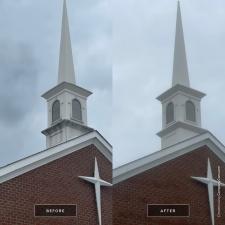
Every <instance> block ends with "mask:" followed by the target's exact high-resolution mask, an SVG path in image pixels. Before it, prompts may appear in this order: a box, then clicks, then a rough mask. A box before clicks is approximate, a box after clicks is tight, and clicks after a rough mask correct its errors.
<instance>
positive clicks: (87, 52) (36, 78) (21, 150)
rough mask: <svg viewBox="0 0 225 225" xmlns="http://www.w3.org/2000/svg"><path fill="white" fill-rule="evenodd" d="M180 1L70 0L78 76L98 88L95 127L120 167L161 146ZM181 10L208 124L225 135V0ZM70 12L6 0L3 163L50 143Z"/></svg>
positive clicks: (0, 109)
mask: <svg viewBox="0 0 225 225" xmlns="http://www.w3.org/2000/svg"><path fill="white" fill-rule="evenodd" d="M176 4H177V1H175V0H172V1H171V0H123V1H121V0H67V5H68V14H69V21H70V29H71V36H72V37H71V39H72V44H73V52H74V60H75V67H76V68H75V70H76V75H77V83H78V84H79V85H80V86H83V87H85V88H87V89H89V90H91V91H93V92H94V94H93V95H92V96H91V97H90V99H89V101H88V119H89V125H90V126H91V127H94V128H96V129H97V130H99V131H100V132H101V133H102V134H103V135H104V136H105V137H106V138H107V139H108V140H109V141H110V142H111V143H112V144H113V146H114V167H116V166H118V165H121V164H124V163H126V162H129V161H131V160H134V159H136V158H138V157H141V156H143V155H146V154H149V153H151V152H154V151H157V150H159V149H160V139H159V138H158V137H157V136H156V135H155V134H156V133H157V132H158V131H159V130H160V129H161V105H160V103H159V102H158V101H157V100H156V99H155V98H156V97H157V96H158V95H159V94H161V93H162V92H163V91H165V90H166V89H168V88H169V87H170V85H171V77H172V62H173V57H172V56H173V46H174V33H175V19H176V18H175V17H176ZM181 11H182V18H183V26H184V34H185V42H186V51H187V58H188V66H189V74H190V80H191V86H192V87H193V88H195V89H198V90H200V91H203V92H205V93H207V96H206V97H205V98H204V99H203V101H202V120H203V127H204V128H206V129H209V130H210V131H211V132H212V133H213V134H215V135H216V136H217V137H218V138H219V139H220V140H221V141H222V142H224V143H225V132H224V129H225V128H224V127H225V107H224V106H223V104H224V90H225V43H224V40H225V2H224V1H223V0H215V1H213V2H212V1H210V0H197V1H196V0H182V1H181ZM61 16H62V0H48V1H46V0H39V1H36V0H0V27H1V32H0V101H1V105H0V143H1V149H0V152H1V157H0V164H1V165H4V164H7V163H10V162H12V161H14V160H17V159H19V158H22V157H24V156H27V155H30V154H32V153H35V152H38V151H40V150H43V149H44V148H45V137H44V136H43V135H42V134H41V130H43V129H45V128H46V126H47V114H46V111H47V110H46V104H45V101H44V99H42V98H41V97H40V96H41V94H43V93H44V92H45V91H46V90H48V89H50V88H52V87H53V86H55V85H56V82H57V69H58V55H59V41H60V30H61ZM223 28H224V29H223ZM112 72H113V73H112Z"/></svg>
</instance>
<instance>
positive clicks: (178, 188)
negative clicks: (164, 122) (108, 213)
mask: <svg viewBox="0 0 225 225" xmlns="http://www.w3.org/2000/svg"><path fill="white" fill-rule="evenodd" d="M208 157H210V161H211V166H212V170H213V176H214V179H216V178H217V166H218V165H220V166H221V173H222V174H221V181H225V164H224V163H223V162H222V161H221V160H219V159H218V157H217V156H216V155H215V154H214V153H212V152H211V151H210V150H209V149H208V148H207V147H203V148H200V149H198V150H195V151H193V152H191V153H188V154H185V155H183V156H180V157H178V158H176V159H174V160H171V161H169V162H166V163H164V164H161V165H160V166H157V167H155V168H152V169H150V170H148V171H146V172H144V173H141V174H139V175H136V176H134V177H132V178H130V179H127V180H126V181H123V182H121V183H118V184H116V185H114V187H113V225H211V218H210V211H209V204H208V191H207V187H206V185H204V184H201V183H198V182H197V181H194V180H192V179H191V178H190V177H191V176H204V177H205V176H206V174H207V160H208ZM216 194H217V190H216V188H215V208H216V211H215V215H217V198H216ZM221 194H222V199H221V201H222V202H221V204H222V205H221V211H222V217H221V218H216V225H225V190H223V189H222V190H221ZM171 203H174V204H190V207H191V217H190V218H180V219H178V218H177V219H175V218H173V219H172V218H171V219H170V218H147V204H171Z"/></svg>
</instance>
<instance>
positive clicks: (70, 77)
mask: <svg viewBox="0 0 225 225" xmlns="http://www.w3.org/2000/svg"><path fill="white" fill-rule="evenodd" d="M62 82H68V83H72V84H75V72H74V64H73V52H72V46H71V39H70V30H69V21H68V15H67V7H66V0H64V3H63V17H62V33H61V43H60V55H59V74H58V84H60V83H62Z"/></svg>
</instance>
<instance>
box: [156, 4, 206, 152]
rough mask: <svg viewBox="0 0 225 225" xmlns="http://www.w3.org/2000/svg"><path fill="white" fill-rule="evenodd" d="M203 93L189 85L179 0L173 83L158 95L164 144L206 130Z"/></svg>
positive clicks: (162, 141) (182, 139) (181, 139)
mask: <svg viewBox="0 0 225 225" xmlns="http://www.w3.org/2000/svg"><path fill="white" fill-rule="evenodd" d="M204 96H205V94H204V93H202V92H200V91H197V90H195V89H192V88H191V87H190V81H189V75H188V66H187V59H186V52H185V44H184V35H183V27H182V21H181V11H180V3H179V2H178V6H177V22H176V34H175V48H174V64H173V79H172V87H171V88H170V89H168V90H167V91H165V92H164V93H163V94H161V95H160V96H159V97H158V98H157V99H158V100H159V101H160V102H161V103H162V130H161V131H160V132H159V133H158V136H159V137H161V145H162V148H166V147H169V146H171V145H174V144H177V143H179V142H181V141H184V140H185V139H188V138H191V137H193V136H196V135H198V134H201V133H203V132H206V130H204V129H202V127H201V99H202V98H203V97H204Z"/></svg>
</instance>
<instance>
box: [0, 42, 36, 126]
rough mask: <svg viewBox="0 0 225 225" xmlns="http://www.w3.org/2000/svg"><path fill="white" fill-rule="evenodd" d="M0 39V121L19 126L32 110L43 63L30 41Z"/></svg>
mask: <svg viewBox="0 0 225 225" xmlns="http://www.w3.org/2000/svg"><path fill="white" fill-rule="evenodd" d="M0 43H1V44H0V49H1V51H0V74H1V76H0V98H1V106H2V107H1V108H0V123H1V124H3V123H5V124H6V125H11V126H15V125H16V124H15V123H17V122H19V121H21V120H23V119H24V117H25V116H26V115H27V114H29V113H30V111H31V110H32V106H33V104H34V99H35V97H36V95H37V76H38V68H39V65H38V63H37V61H36V60H35V59H34V54H33V52H32V49H31V48H30V47H29V46H27V45H26V44H23V43H17V44H16V43H14V42H12V41H10V40H7V41H4V40H0Z"/></svg>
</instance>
